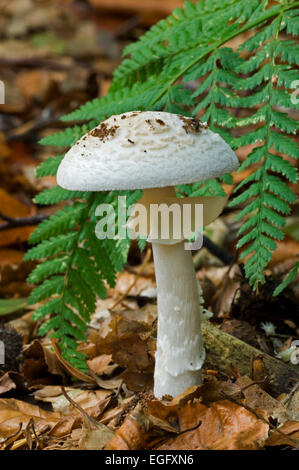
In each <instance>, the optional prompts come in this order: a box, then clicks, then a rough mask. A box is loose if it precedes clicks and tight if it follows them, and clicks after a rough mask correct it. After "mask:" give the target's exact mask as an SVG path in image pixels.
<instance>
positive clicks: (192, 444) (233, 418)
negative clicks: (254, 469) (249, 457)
mask: <svg viewBox="0 0 299 470" xmlns="http://www.w3.org/2000/svg"><path fill="white" fill-rule="evenodd" d="M260 413H261V412H260ZM178 418H179V425H180V429H181V431H183V432H182V433H181V434H180V435H179V436H177V437H176V438H174V439H169V440H168V441H166V442H165V443H164V444H163V445H161V446H160V447H159V448H158V449H159V450H188V449H192V450H257V449H260V448H262V447H263V446H264V444H265V441H266V439H267V437H268V431H269V426H268V425H267V424H265V423H264V422H263V421H261V420H260V419H258V418H257V417H256V416H255V415H254V414H253V413H251V412H249V411H247V410H246V409H245V408H243V407H242V406H239V405H236V404H234V403H232V402H230V401H226V400H225V401H218V402H217V403H212V404H211V406H210V407H206V406H204V405H202V404H201V403H188V404H187V405H186V406H185V407H184V408H183V410H180V411H179V412H178ZM194 428H196V429H194ZM188 429H193V430H191V431H188Z"/></svg>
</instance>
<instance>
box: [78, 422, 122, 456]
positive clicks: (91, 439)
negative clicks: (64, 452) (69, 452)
mask: <svg viewBox="0 0 299 470" xmlns="http://www.w3.org/2000/svg"><path fill="white" fill-rule="evenodd" d="M99 428H100V429H83V430H82V437H81V439H80V441H79V449H80V450H102V449H103V448H104V447H105V445H106V444H107V442H108V441H109V440H110V439H111V438H112V437H113V435H114V432H113V431H111V429H109V428H108V427H107V426H105V425H104V424H101V423H99Z"/></svg>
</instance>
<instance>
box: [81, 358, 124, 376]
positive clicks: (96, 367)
mask: <svg viewBox="0 0 299 470" xmlns="http://www.w3.org/2000/svg"><path fill="white" fill-rule="evenodd" d="M111 362H112V355H111V354H101V355H100V356H96V357H94V358H93V359H90V360H89V361H87V364H88V367H89V368H90V369H91V370H92V371H93V372H94V373H95V374H99V375H102V374H105V375H110V374H112V372H113V371H114V370H115V369H116V368H117V365H115V364H111Z"/></svg>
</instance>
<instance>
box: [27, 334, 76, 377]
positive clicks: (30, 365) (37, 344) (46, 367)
mask: <svg viewBox="0 0 299 470" xmlns="http://www.w3.org/2000/svg"><path fill="white" fill-rule="evenodd" d="M23 357H24V362H23V364H22V374H23V375H24V377H25V378H26V379H27V380H29V382H30V384H31V385H38V384H54V383H55V382H56V383H57V377H55V376H57V375H58V376H60V377H62V378H63V379H65V378H66V377H67V374H66V372H65V370H64V369H63V367H62V366H61V364H60V363H59V361H58V360H57V357H56V355H55V353H54V352H53V351H51V350H50V349H49V347H47V346H46V345H45V344H42V343H41V341H39V340H37V339H36V340H34V341H32V342H31V343H30V344H28V345H26V346H25V347H24V350H23Z"/></svg>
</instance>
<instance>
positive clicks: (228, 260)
mask: <svg viewBox="0 0 299 470" xmlns="http://www.w3.org/2000/svg"><path fill="white" fill-rule="evenodd" d="M203 247H204V248H206V249H207V250H208V251H209V252H210V253H211V254H212V255H214V256H216V258H218V259H220V261H222V263H223V264H225V265H228V266H229V265H231V264H232V263H233V261H234V257H233V255H231V254H230V253H229V252H228V251H225V250H223V248H221V247H220V246H218V245H216V243H214V242H213V241H212V240H211V239H210V238H208V237H206V236H205V235H203Z"/></svg>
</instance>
